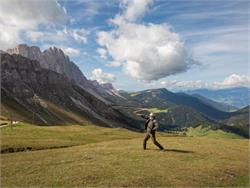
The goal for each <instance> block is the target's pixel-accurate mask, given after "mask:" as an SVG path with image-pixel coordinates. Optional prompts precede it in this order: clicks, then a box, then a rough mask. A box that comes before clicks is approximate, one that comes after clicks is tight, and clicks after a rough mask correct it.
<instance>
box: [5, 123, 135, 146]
mask: <svg viewBox="0 0 250 188" xmlns="http://www.w3.org/2000/svg"><path fill="white" fill-rule="evenodd" d="M1 133H2V139H1V140H2V142H1V149H2V150H4V149H6V148H14V149H15V150H16V149H17V148H27V147H31V148H32V150H37V149H43V148H55V147H65V146H73V145H82V144H88V143H95V142H99V141H105V140H114V139H125V138H126V139H128V138H135V137H138V134H139V133H136V132H132V131H128V130H124V129H122V128H113V129H110V128H105V127H98V126H93V125H92V126H91V125H87V126H80V125H65V126H35V125H30V124H24V123H20V124H16V125H14V126H12V127H10V126H9V127H4V128H1Z"/></svg>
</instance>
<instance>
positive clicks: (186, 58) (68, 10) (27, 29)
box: [0, 0, 250, 91]
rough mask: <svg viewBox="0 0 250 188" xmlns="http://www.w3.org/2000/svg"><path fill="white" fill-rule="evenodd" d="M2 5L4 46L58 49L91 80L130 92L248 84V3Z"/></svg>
mask: <svg viewBox="0 0 250 188" xmlns="http://www.w3.org/2000/svg"><path fill="white" fill-rule="evenodd" d="M4 1H5V0H3V1H2V2H1V3H2V4H3V5H2V10H0V12H2V14H1V13H0V21H1V22H0V29H1V28H3V29H4V30H5V31H3V30H2V29H1V30H2V31H0V45H1V46H2V47H1V48H2V49H6V48H11V47H14V46H15V45H16V44H17V43H26V44H28V45H37V46H39V47H40V48H41V49H45V48H47V47H49V46H58V47H60V48H63V50H64V51H65V52H66V53H67V54H68V55H69V56H70V59H71V60H72V61H74V62H75V63H76V64H77V65H78V66H79V68H80V69H81V70H82V72H83V73H84V75H86V76H87V77H88V78H89V79H97V80H98V81H99V82H112V83H113V85H114V86H115V87H116V88H118V89H124V90H130V91H131V90H141V89H148V88H156V87H157V88H159V87H166V88H170V89H190V88H202V87H208V88H224V87H235V86H249V83H250V78H249V76H248V75H249V72H248V70H249V67H248V52H249V48H248V42H249V38H248V29H249V28H248V24H249V1H247V0H239V1H231V0H213V1H211V0H194V1H191V0H189V1H187V0H185V1H183V0H177V1H174V0H171V1H167V0H137V2H134V1H132V0H120V1H119V0H110V1H103V0H79V1H76V0H70V1H64V0H60V1H58V2H56V1H46V0H45V1H36V2H34V1H31V0H27V1H24V2H23V3H22V2H21V1H18V0H12V1H13V2H11V1H6V2H4ZM139 1H140V3H138V2H139ZM8 2H11V3H12V6H13V7H15V5H14V4H16V7H17V9H14V8H13V9H12V10H8ZM20 4H22V5H21V6H20ZM18 7H22V9H18ZM35 8H37V9H35ZM0 9H1V8H0ZM3 9H4V11H5V12H6V14H4V11H3ZM34 9H35V10H38V9H39V11H38V12H37V11H34ZM10 11H12V12H10ZM14 11H15V12H14ZM27 11H28V12H29V14H28V13H27ZM32 11H33V12H32ZM9 12H10V13H9ZM25 12H26V13H25ZM26 14H28V15H26ZM8 19H11V21H12V22H11V24H10V23H9V22H7V21H6V20H8ZM138 33H139V36H138ZM10 34H11V37H10V38H8V35H10ZM143 35H145V38H143ZM151 42H152V43H151ZM98 49H99V50H100V49H102V50H100V51H102V52H103V54H102V57H101V56H100V54H99V53H98V52H97V50H98ZM154 52H157V53H154ZM158 52H159V53H158ZM110 62H113V64H112V63H110Z"/></svg>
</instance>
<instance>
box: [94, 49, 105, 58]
mask: <svg viewBox="0 0 250 188" xmlns="http://www.w3.org/2000/svg"><path fill="white" fill-rule="evenodd" d="M96 51H97V53H98V54H99V56H100V58H102V59H107V50H105V49H104V48H97V50H96Z"/></svg>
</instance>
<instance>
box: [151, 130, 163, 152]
mask: <svg viewBox="0 0 250 188" xmlns="http://www.w3.org/2000/svg"><path fill="white" fill-rule="evenodd" d="M151 135H152V136H151V139H152V141H153V143H154V144H155V145H156V146H158V148H160V149H164V148H163V147H162V145H161V144H160V143H159V142H157V140H156V137H155V131H153V132H152V134H151Z"/></svg>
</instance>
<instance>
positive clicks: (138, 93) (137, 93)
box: [130, 93, 140, 97]
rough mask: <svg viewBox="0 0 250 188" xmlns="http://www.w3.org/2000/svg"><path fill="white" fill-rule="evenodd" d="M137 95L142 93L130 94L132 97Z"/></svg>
mask: <svg viewBox="0 0 250 188" xmlns="http://www.w3.org/2000/svg"><path fill="white" fill-rule="evenodd" d="M137 95H140V93H131V94H130V96H131V97H135V96H137Z"/></svg>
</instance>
